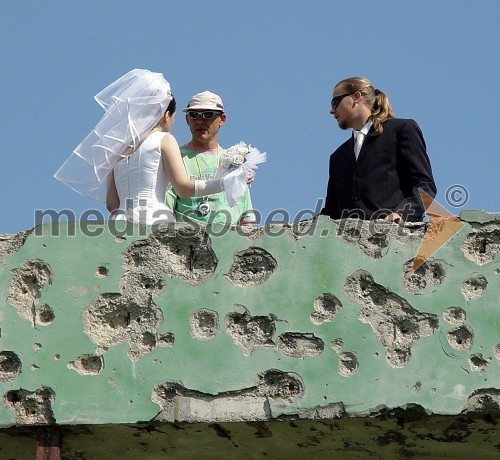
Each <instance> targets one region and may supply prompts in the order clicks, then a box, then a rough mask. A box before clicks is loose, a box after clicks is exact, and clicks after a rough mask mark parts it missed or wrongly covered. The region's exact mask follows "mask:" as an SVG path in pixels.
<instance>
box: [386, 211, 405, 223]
mask: <svg viewBox="0 0 500 460" xmlns="http://www.w3.org/2000/svg"><path fill="white" fill-rule="evenodd" d="M385 220H388V221H389V222H396V224H400V225H402V224H403V223H404V219H403V218H402V217H401V216H400V215H399V214H398V213H397V212H391V213H390V214H389V215H387V216H385Z"/></svg>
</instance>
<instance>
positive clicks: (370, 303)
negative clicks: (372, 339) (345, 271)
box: [344, 270, 439, 367]
mask: <svg viewBox="0 0 500 460" xmlns="http://www.w3.org/2000/svg"><path fill="white" fill-rule="evenodd" d="M344 288H345V293H346V296H347V297H348V298H349V299H350V300H352V301H353V302H356V303H359V304H361V305H362V306H363V308H362V310H361V312H360V314H359V319H360V320H361V321H362V322H363V323H368V324H370V326H371V327H372V330H373V332H374V333H375V335H376V336H377V337H378V338H379V339H380V341H381V343H382V345H383V346H384V348H385V350H386V355H385V356H386V359H387V362H388V363H389V364H390V365H391V366H392V367H404V366H405V365H406V364H407V363H408V361H409V360H410V357H411V347H412V346H413V345H414V344H415V343H416V342H417V341H418V340H420V339H421V338H422V337H426V336H429V335H432V334H434V333H435V331H436V329H437V327H438V324H439V320H438V318H437V316H436V315H433V314H430V313H421V312H419V311H418V310H416V309H414V308H413V307H412V306H411V305H410V304H409V303H408V301H407V300H406V299H404V298H403V297H400V296H399V295H397V294H395V293H393V292H391V291H390V290H388V289H387V288H385V287H383V286H381V285H379V284H376V283H375V282H374V280H373V277H372V275H371V274H370V273H368V272H367V271H365V270H358V271H356V272H355V273H353V274H352V275H351V276H349V277H348V278H347V279H346V282H345V285H344Z"/></svg>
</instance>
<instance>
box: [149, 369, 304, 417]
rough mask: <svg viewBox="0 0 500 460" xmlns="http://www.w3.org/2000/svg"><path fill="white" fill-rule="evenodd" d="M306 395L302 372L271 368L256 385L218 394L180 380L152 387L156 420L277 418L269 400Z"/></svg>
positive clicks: (282, 402) (289, 400) (293, 400)
mask: <svg viewBox="0 0 500 460" xmlns="http://www.w3.org/2000/svg"><path fill="white" fill-rule="evenodd" d="M303 395H304V383H303V381H302V378H301V377H300V376H299V375H297V374H294V373H288V372H283V371H280V370H277V369H270V370H268V371H266V372H263V373H262V374H259V375H258V376H257V384H256V385H255V386H253V387H250V388H244V389H241V390H232V391H227V392H223V393H219V394H216V395H211V394H208V393H202V392H199V391H196V390H190V389H188V388H185V387H184V385H183V384H182V383H181V382H176V381H165V382H160V383H158V384H157V385H156V386H155V387H154V389H153V392H152V399H153V401H154V402H156V403H157V404H158V405H159V406H160V407H161V409H162V410H161V412H160V413H159V414H158V415H157V416H156V417H155V420H156V421H162V422H174V421H176V420H186V421H192V422H194V421H196V422H203V421H220V420H224V421H245V420H268V419H271V418H273V417H276V416H277V415H278V414H273V413H272V411H271V406H270V404H269V402H270V401H272V402H274V403H276V404H278V405H286V404H292V403H296V402H297V401H298V400H300V399H301V398H302V397H303Z"/></svg>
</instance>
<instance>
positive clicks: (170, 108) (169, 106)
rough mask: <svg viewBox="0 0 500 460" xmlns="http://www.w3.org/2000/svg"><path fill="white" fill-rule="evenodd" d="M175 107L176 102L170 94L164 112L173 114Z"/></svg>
mask: <svg viewBox="0 0 500 460" xmlns="http://www.w3.org/2000/svg"><path fill="white" fill-rule="evenodd" d="M176 109H177V102H175V97H174V96H172V100H171V101H170V103H169V104H168V107H167V110H165V112H169V113H170V115H173V114H174V113H175V110H176Z"/></svg>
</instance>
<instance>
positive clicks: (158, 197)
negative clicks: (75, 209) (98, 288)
mask: <svg viewBox="0 0 500 460" xmlns="http://www.w3.org/2000/svg"><path fill="white" fill-rule="evenodd" d="M95 99H96V101H97V102H98V103H99V104H100V105H101V106H102V107H103V108H104V110H105V114H104V116H103V117H102V118H101V120H100V121H99V123H98V124H97V126H96V127H95V128H94V129H93V130H92V131H91V132H90V133H89V134H88V136H87V137H86V138H85V139H84V140H83V141H82V143H81V144H80V145H79V146H78V147H77V148H76V149H75V151H74V152H73V154H72V155H71V156H70V157H69V158H68V159H67V160H66V162H65V163H64V164H63V165H62V166H61V167H60V168H59V170H58V171H57V172H56V174H55V175H54V177H55V178H56V179H57V180H59V181H61V182H62V183H63V184H65V185H67V186H69V187H71V188H72V189H73V190H75V191H76V192H78V193H80V194H81V195H84V196H87V197H89V198H92V199H96V200H99V201H105V202H106V206H107V208H108V210H109V211H110V212H111V218H112V219H119V220H125V219H126V220H129V221H131V222H134V223H140V224H146V225H154V224H158V223H161V222H165V221H175V217H174V215H173V213H172V211H171V210H170V209H169V208H168V207H167V206H166V205H165V204H164V199H165V192H166V191H167V190H168V189H169V188H170V187H173V189H174V190H175V192H176V193H177V194H178V195H179V196H181V197H183V198H184V197H189V196H205V195H211V194H214V193H219V192H221V191H225V192H226V194H227V195H228V196H231V197H232V198H233V200H234V199H236V200H237V198H239V196H241V190H243V191H244V190H245V189H246V187H247V184H248V183H250V182H251V181H252V180H253V167H252V165H250V164H249V165H245V167H243V166H240V167H238V168H237V169H235V170H233V171H231V172H229V173H227V174H225V175H224V177H222V178H220V179H215V180H208V181H205V180H189V179H188V177H187V174H186V170H185V167H184V163H183V161H182V158H181V154H180V149H179V145H178V143H177V140H176V139H175V137H174V136H173V135H172V134H170V130H171V129H172V126H173V124H174V120H175V110H176V102H175V99H174V98H173V96H172V92H171V89H170V84H169V83H168V82H167V81H166V80H165V79H164V77H163V75H162V74H161V73H154V72H150V71H149V70H142V69H135V70H132V71H130V72H128V73H127V74H125V75H124V76H122V77H121V78H119V79H118V80H116V81H115V82H114V83H112V84H111V85H109V86H108V87H107V88H105V89H104V90H102V91H101V92H100V93H99V94H97V95H96V96H95ZM238 195H239V196H238Z"/></svg>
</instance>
